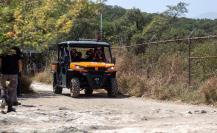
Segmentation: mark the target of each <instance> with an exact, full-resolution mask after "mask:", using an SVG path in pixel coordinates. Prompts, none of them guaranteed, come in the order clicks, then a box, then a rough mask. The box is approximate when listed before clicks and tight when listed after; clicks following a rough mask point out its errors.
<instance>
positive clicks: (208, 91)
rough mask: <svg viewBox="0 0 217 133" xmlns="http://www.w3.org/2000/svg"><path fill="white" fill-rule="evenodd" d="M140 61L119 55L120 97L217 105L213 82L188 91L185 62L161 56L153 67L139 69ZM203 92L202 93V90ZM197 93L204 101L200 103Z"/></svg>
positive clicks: (174, 57) (216, 89) (216, 81)
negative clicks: (128, 96)
mask: <svg viewBox="0 0 217 133" xmlns="http://www.w3.org/2000/svg"><path fill="white" fill-rule="evenodd" d="M141 59H142V58H141V57H138V56H132V55H129V54H122V56H119V60H118V62H117V63H118V64H117V66H118V81H119V88H120V90H121V92H122V93H127V94H129V95H131V96H138V97H140V96H146V97H151V98H154V99H160V100H178V101H183V102H188V103H194V104H197V103H204V101H205V102H206V103H207V102H209V103H210V101H217V87H216V84H217V79H216V78H212V79H210V80H209V81H207V82H206V83H204V85H203V87H201V89H200V90H202V91H201V92H199V91H198V89H197V88H189V87H188V85H187V76H186V75H187V73H186V71H185V69H184V66H186V65H185V63H186V62H185V60H184V58H182V57H181V56H179V55H177V54H174V55H164V56H161V57H160V58H159V60H158V61H157V63H155V65H152V66H151V65H150V66H148V65H146V64H143V66H142V65H141V64H142V62H144V60H141ZM202 88H203V89H202ZM201 93H202V94H203V95H204V97H205V100H204V101H201Z"/></svg>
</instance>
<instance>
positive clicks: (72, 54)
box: [70, 49, 78, 61]
mask: <svg viewBox="0 0 217 133" xmlns="http://www.w3.org/2000/svg"><path fill="white" fill-rule="evenodd" d="M77 54H78V51H77V50H76V49H72V50H71V51H70V55H71V60H72V61H76V58H77Z"/></svg>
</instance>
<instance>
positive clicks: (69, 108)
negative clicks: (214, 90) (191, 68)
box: [0, 83, 217, 133]
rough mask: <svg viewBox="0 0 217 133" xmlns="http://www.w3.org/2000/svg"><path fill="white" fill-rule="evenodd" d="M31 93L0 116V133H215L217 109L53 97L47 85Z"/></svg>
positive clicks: (137, 100)
mask: <svg viewBox="0 0 217 133" xmlns="http://www.w3.org/2000/svg"><path fill="white" fill-rule="evenodd" d="M33 88H34V90H35V91H36V92H37V94H34V95H26V96H24V98H22V99H20V101H21V103H22V106H19V107H18V108H17V112H16V113H9V114H6V115H3V114H0V132H4V131H6V132H64V133H65V132H102V133H104V132H123V133H126V132H133V133H134V132H209V133H211V132H217V121H216V120H217V109H216V108H211V107H206V106H193V105H183V104H175V103H166V102H156V101H152V100H147V99H144V98H127V97H119V98H114V99H111V98H107V97H106V94H101V93H96V94H94V96H93V97H88V98H87V97H84V96H81V98H79V99H73V98H71V97H69V95H68V91H65V92H64V95H53V94H52V88H51V86H49V85H44V84H39V83H34V84H33Z"/></svg>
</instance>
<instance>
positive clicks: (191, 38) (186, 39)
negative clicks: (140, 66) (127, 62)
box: [112, 35, 217, 49]
mask: <svg viewBox="0 0 217 133" xmlns="http://www.w3.org/2000/svg"><path fill="white" fill-rule="evenodd" d="M215 38H217V35H209V36H202V37H189V38H180V39H170V40H160V41H151V42H144V43H141V44H134V45H130V46H115V47H112V49H123V48H130V47H136V46H142V45H150V44H162V43H163V44H166V43H172V42H184V41H189V40H190V41H195V40H203V39H215Z"/></svg>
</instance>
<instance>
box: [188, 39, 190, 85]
mask: <svg viewBox="0 0 217 133" xmlns="http://www.w3.org/2000/svg"><path fill="white" fill-rule="evenodd" d="M188 85H189V86H191V39H190V38H188Z"/></svg>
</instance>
